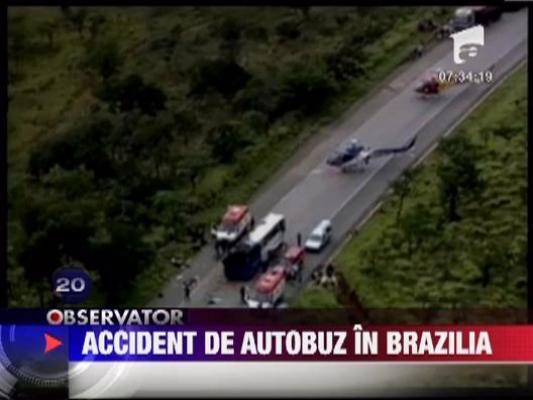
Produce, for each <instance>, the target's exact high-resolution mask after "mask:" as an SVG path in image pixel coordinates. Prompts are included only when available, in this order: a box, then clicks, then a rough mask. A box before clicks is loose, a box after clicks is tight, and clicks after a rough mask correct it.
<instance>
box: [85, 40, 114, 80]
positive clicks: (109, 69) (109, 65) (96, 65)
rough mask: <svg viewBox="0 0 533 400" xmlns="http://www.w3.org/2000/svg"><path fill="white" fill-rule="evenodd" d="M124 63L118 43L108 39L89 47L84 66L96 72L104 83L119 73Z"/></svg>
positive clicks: (91, 44) (86, 51)
mask: <svg viewBox="0 0 533 400" xmlns="http://www.w3.org/2000/svg"><path fill="white" fill-rule="evenodd" d="M122 62H123V60H122V58H121V56H120V52H119V49H118V46H117V43H116V42H115V41H114V40H112V39H106V40H104V41H101V42H99V43H90V44H88V45H87V47H86V50H85V60H84V63H83V65H84V66H85V67H87V68H90V69H92V70H94V71H96V72H97V73H98V75H100V78H101V79H102V80H103V81H107V80H108V79H109V78H110V77H111V76H113V75H114V74H116V73H117V72H118V70H119V68H120V66H121V65H122Z"/></svg>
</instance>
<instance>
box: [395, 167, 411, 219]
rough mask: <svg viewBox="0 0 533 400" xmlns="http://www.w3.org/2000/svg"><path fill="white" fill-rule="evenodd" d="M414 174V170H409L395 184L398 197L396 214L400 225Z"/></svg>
mask: <svg viewBox="0 0 533 400" xmlns="http://www.w3.org/2000/svg"><path fill="white" fill-rule="evenodd" d="M414 174H415V173H414V170H412V169H408V170H406V171H405V172H404V174H403V175H402V176H401V177H400V179H398V180H397V181H396V182H394V186H393V188H394V193H395V194H396V195H397V196H398V210H397V212H396V224H398V223H399V221H400V217H401V215H402V209H403V202H404V200H405V197H406V196H407V195H408V194H409V192H410V191H411V187H412V184H413V179H414Z"/></svg>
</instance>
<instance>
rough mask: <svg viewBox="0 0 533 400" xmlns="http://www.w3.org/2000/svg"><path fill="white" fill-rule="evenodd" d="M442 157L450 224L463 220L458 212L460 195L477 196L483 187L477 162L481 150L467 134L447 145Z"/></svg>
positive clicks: (441, 173) (441, 174)
mask: <svg viewBox="0 0 533 400" xmlns="http://www.w3.org/2000/svg"><path fill="white" fill-rule="evenodd" d="M440 152H441V154H442V158H441V160H440V163H439V166H438V167H437V175H438V177H439V179H440V193H441V199H442V201H443V204H445V205H446V209H447V218H448V221H457V220H459V219H460V215H459V213H458V206H459V199H460V196H461V195H462V194H463V193H465V192H466V191H470V192H471V193H473V194H476V193H478V192H479V190H480V189H481V188H482V186H483V182H482V180H481V177H480V174H479V169H478V167H477V165H476V160H478V158H479V150H478V148H477V147H476V146H475V145H474V144H473V143H472V142H470V141H469V140H468V139H467V138H466V137H465V136H464V135H460V134H459V135H456V136H454V137H452V138H450V139H447V140H445V141H444V142H443V144H442V147H441V151H440Z"/></svg>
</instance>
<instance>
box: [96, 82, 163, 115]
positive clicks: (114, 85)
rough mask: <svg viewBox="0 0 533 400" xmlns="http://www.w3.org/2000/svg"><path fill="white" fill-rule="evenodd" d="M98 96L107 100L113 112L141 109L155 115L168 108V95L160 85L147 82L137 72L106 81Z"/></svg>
mask: <svg viewBox="0 0 533 400" xmlns="http://www.w3.org/2000/svg"><path fill="white" fill-rule="evenodd" d="M97 96H98V97H99V98H100V99H102V100H103V101H105V102H107V103H108V104H109V106H110V109H111V110H112V111H113V112H118V111H120V112H127V111H132V110H134V109H139V111H140V112H141V113H143V114H147V115H152V116H153V115H155V114H157V113H158V112H159V111H161V110H164V109H165V108H166V102H167V96H166V94H165V92H163V90H161V89H160V88H159V87H157V86H155V85H151V84H147V83H145V82H144V80H143V79H142V78H141V77H140V76H139V75H137V74H130V75H128V76H127V77H125V78H124V79H117V80H114V81H111V80H110V81H106V82H105V83H104V87H103V89H102V90H101V91H100V92H99V93H97Z"/></svg>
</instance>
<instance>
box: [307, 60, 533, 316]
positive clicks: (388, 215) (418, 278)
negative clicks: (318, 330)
mask: <svg viewBox="0 0 533 400" xmlns="http://www.w3.org/2000/svg"><path fill="white" fill-rule="evenodd" d="M526 124H527V71H526V69H525V68H522V69H521V70H520V71H518V72H516V73H515V74H514V75H513V76H512V77H510V78H509V80H508V81H507V82H505V83H504V84H503V86H502V87H501V88H498V89H497V91H496V92H495V93H494V94H492V95H491V97H489V99H488V100H487V101H486V102H485V103H483V104H482V105H481V106H480V107H479V108H478V109H477V110H476V111H475V112H474V114H472V115H471V116H470V117H468V119H467V120H466V121H465V122H464V123H463V124H462V125H461V126H460V127H459V128H458V131H457V132H456V133H455V134H454V135H453V136H451V137H450V138H449V139H446V140H444V141H443V142H442V143H441V145H440V146H439V148H438V150H437V153H436V154H434V155H432V156H431V157H430V158H429V159H428V160H426V161H425V162H424V163H423V164H422V165H421V166H420V167H419V168H418V169H415V170H411V171H409V172H408V173H406V174H405V175H404V177H403V180H400V181H399V182H397V183H396V184H395V186H394V191H395V194H394V195H393V196H392V197H391V198H389V199H387V201H386V202H385V203H384V205H383V207H382V209H381V210H380V211H379V212H378V214H376V215H375V216H374V217H373V218H372V219H371V220H370V221H369V223H368V224H367V225H366V226H365V228H364V229H363V230H362V231H361V232H360V234H359V235H358V236H356V237H354V238H353V239H352V240H351V241H350V242H349V243H348V244H347V246H346V247H345V248H344V249H343V251H342V252H341V253H340V254H339V256H338V257H337V259H336V265H338V266H339V268H340V273H341V274H342V278H343V279H344V280H345V282H346V283H347V286H348V287H349V290H352V291H355V292H356V293H357V295H358V298H359V300H360V302H361V303H362V304H364V306H365V307H373V308H380V307H384V308H387V307H392V308H395V307H436V308H462V307H466V308H484V307H486V308H494V307H498V308H525V307H526V297H527V296H526V291H527V251H528V248H527V126H526ZM341 297H342V296H341ZM345 297H346V296H345ZM321 302H323V303H324V304H327V305H331V293H328V292H326V291H325V290H323V289H313V290H312V292H311V291H310V292H309V293H307V294H305V295H304V296H303V297H302V298H301V299H300V300H299V304H300V305H303V306H308V305H312V306H316V305H317V304H320V303H321Z"/></svg>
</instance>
